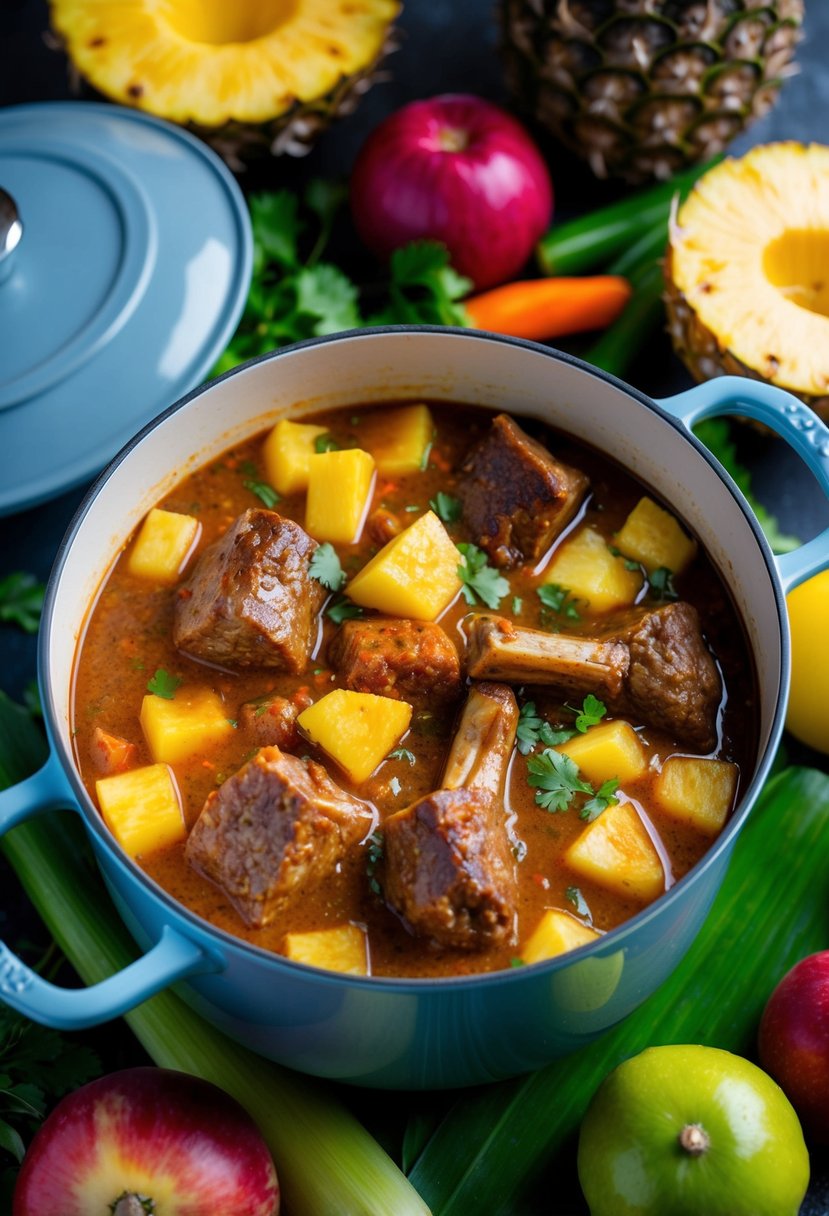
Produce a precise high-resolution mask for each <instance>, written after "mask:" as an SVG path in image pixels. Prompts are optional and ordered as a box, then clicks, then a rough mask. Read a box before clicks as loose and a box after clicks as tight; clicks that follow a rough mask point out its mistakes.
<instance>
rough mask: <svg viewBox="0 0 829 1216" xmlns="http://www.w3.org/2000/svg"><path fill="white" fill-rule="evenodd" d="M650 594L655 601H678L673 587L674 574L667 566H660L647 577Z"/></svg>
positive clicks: (677, 593)
mask: <svg viewBox="0 0 829 1216" xmlns="http://www.w3.org/2000/svg"><path fill="white" fill-rule="evenodd" d="M648 583H649V584H650V594H651V596H652V597H653V598H654V599H655V600H659V601H667V600H678V599H679V592H678V591H677V589H676V587H675V586H674V572H673V570H669V569H668V567H667V566H660V567H659V568H658V569H657V570H654V571H653V572H652V573H651V574H649V575H648Z"/></svg>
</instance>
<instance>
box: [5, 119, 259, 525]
mask: <svg viewBox="0 0 829 1216" xmlns="http://www.w3.org/2000/svg"><path fill="white" fill-rule="evenodd" d="M0 188H2V189H3V190H5V191H6V192H7V193H8V194H9V195H10V196H11V198H12V199H13V200H14V203H15V205H16V207H17V211H18V213H19V218H20V223H21V225H22V236H21V237H20V239H19V241H18V243H17V245H16V248H13V249H12V250H11V252H10V253H8V254H7V256H6V257H5V258H4V259H3V260H2V261H0V514H7V513H9V512H10V511H15V510H21V509H23V508H25V507H30V506H33V505H34V504H35V503H38V502H41V501H43V500H44V499H47V498H50V497H52V496H54V495H56V494H59V493H61V492H62V491H64V490H67V489H69V488H71V487H72V486H75V485H79V484H80V483H82V482H84V481H87V480H89V479H90V478H91V477H92V476H93V474H95V473H96V472H98V470H99V469H101V468H102V467H103V466H104V465H105V464H106V463H107V461H108V460H109V459H110V458H111V457H112V456H113V455H114V454H115V453H116V452H117V451H118V450H119V448H121V447H122V446H123V444H124V443H126V442H127V440H128V439H129V438H130V437H131V436H132V435H134V434H135V432H136V431H138V430H139V429H140V428H141V427H142V426H143V425H144V424H145V423H146V422H148V421H149V420H150V419H151V418H153V417H155V415H156V414H158V413H160V412H161V411H162V410H164V409H166V408H167V406H169V405H171V404H172V402H174V401H175V400H176V399H177V398H179V397H181V396H183V395H184V394H185V393H187V392H189V390H190V389H192V388H194V387H195V386H196V385H197V384H198V383H199V382H200V381H201V380H202V379H204V377H205V375H206V374H207V373H208V372H209V371H210V368H211V367H212V366H213V364H214V363H215V361H216V359H217V358H218V356H219V355H220V354H221V353H222V351H223V350H224V348H225V346H226V344H227V342H228V340H229V338H230V336H231V335H232V333H233V331H234V329H235V327H236V324H237V322H238V320H239V317H240V315H241V313H242V309H243V308H244V304H245V299H246V297H247V291H248V287H249V285H250V275H251V262H252V239H251V231H250V220H249V216H248V211H247V207H246V205H245V201H244V198H243V196H242V193H241V191H240V189H239V187H238V186H237V184H236V182H235V180H234V178H233V177H232V175H231V174H230V172H229V171H228V169H227V168H226V166H225V165H224V163H223V162H222V161H221V160H220V159H219V157H218V156H216V155H215V153H214V152H212V151H211V149H210V148H208V147H207V145H206V144H204V143H202V142H201V141H200V140H198V139H196V138H195V137H193V136H192V135H189V134H188V133H187V132H185V131H182V130H181V129H180V128H178V127H175V126H172V125H170V124H169V123H166V122H162V121H161V120H159V119H156V118H152V117H150V116H148V115H146V114H142V113H139V112H138V111H136V110H129V109H125V108H121V107H119V106H114V105H107V104H98V103H87V102H43V103H41V104H37V105H26V106H12V107H9V108H7V109H4V110H0ZM16 235H17V234H16V233H15V238H16ZM10 243H11V244H12V245H13V244H14V241H12V242H10Z"/></svg>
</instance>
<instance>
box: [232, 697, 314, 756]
mask: <svg viewBox="0 0 829 1216" xmlns="http://www.w3.org/2000/svg"><path fill="white" fill-rule="evenodd" d="M311 704H312V700H311V696H310V694H309V695H300V694H294V697H293V699H292V700H290V701H289V700H288V698H287V697H280V696H278V695H277V694H276V693H271V694H270V695H269V696H265V697H259V698H257V700H256V701H246V702H245V704H244V705H242V706H241V707H240V709H239V729H240V730H243V731H244V732H245V733H246V734H247V736H248V737H249V738H250V739H251V741H252V742H253V743H254V744H255V745H256V746H257V747H280V748H282V750H283V751H288V752H291V751H294V749H295V748H297V747H298V746H299V744H300V742H301V739H300V734H299V729H298V728H297V724H296V720H297V717H298V716H299V714H301V713H302V711H303V709H307V708H308V706H309V705H311Z"/></svg>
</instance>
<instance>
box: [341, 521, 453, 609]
mask: <svg viewBox="0 0 829 1216" xmlns="http://www.w3.org/2000/svg"><path fill="white" fill-rule="evenodd" d="M460 561H461V555H460V553H459V552H458V550H457V548H456V546H455V545H454V544H453V543H452V540H451V539H450V537H449V533H448V532H447V531H446V529H445V528H444V526H443V524H442V523H441V522H440V520H439V519H438V517H437V515H435V513H434V511H427V512H426V514H425V515H421V516H420V518H419V519H416V520H415V522H414V523H413V524H411V525H410V526H409V527H408V528H406V529H405V531H403V532H401V533H400V534H399V536H395V537H393V538H392V539H391V540H390V541H389V542H388V544H387V545H384V546H383V548H382V549H381V550H380V552H379V553H378V554H377V555H376V556H375V557H373V558H372V559H371V561H370V562H368V564H367V565H365V566H363V568H362V570H360V571H359V573H358V574H355V576H354V578H353V579H352V580H351V582H350V583H349V584H348V588H347V592H348V596H349V598H350V599H352V600H353V601H354V603H355V604H362V606H363V607H364V608H376V609H377V610H378V611H379V612H386V613H388V614H389V616H404V617H410V618H412V619H413V620H416V621H433V620H434V619H435V617H437V616H438V615H439V614H440V613H441V612H442V611H443V609H444V608H445V607H446V606H447V604H449V603H450V602H451V601H452V600H453V599H454V598H455V596H456V595H457V594H458V592H459V591H460V589H461V580H460V578H459V577H458V566H459V565H460Z"/></svg>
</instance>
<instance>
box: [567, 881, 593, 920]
mask: <svg viewBox="0 0 829 1216" xmlns="http://www.w3.org/2000/svg"><path fill="white" fill-rule="evenodd" d="M564 898H565V899H566V900H567V902H568V903H570V904H572V905H573V907H574V908H575V909H576V912H577V913H578V914H579V916H583V917H584V918H585V920H587V921H589V922H590V924H592V923H593V916H592V913H591V911H590V908H589V907H588V906H587V900H586V899H585V898H584V896H583V895H582V893H581V891H580V890H579V888H578V887H568V888H567V890H566V891H565V892H564Z"/></svg>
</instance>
